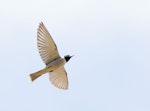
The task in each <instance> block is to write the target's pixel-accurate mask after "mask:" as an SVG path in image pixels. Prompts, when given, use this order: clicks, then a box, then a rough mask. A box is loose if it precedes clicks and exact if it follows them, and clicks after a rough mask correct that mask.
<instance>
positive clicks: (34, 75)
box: [29, 68, 48, 82]
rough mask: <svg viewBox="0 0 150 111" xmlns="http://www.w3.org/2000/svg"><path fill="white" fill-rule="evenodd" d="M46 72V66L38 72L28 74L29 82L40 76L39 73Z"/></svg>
mask: <svg viewBox="0 0 150 111" xmlns="http://www.w3.org/2000/svg"><path fill="white" fill-rule="evenodd" d="M46 72H48V70H47V68H44V69H42V70H40V71H38V72H35V73H32V74H30V75H29V77H30V80H31V82H32V81H34V80H35V79H37V78H38V77H40V76H41V75H43V74H45V73H46Z"/></svg>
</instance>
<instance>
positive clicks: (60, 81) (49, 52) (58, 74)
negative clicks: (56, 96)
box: [29, 22, 73, 89]
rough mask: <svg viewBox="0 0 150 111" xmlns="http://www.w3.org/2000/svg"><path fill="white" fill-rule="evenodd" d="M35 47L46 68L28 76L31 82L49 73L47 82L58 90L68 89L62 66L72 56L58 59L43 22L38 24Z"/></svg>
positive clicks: (55, 47)
mask: <svg viewBox="0 0 150 111" xmlns="http://www.w3.org/2000/svg"><path fill="white" fill-rule="evenodd" d="M37 46H38V50H39V54H40V56H41V58H42V60H43V62H44V63H45V65H46V67H45V68H44V69H42V70H40V71H37V72H35V73H32V74H30V75H29V77H30V79H31V81H34V80H35V79H37V78H38V77H40V76H41V75H43V74H45V73H49V80H50V81H51V83H52V84H53V85H54V86H56V87H58V88H60V89H68V77H67V73H66V70H65V68H64V65H65V64H66V63H67V62H68V61H69V60H70V58H71V57H73V56H70V55H66V56H64V58H62V57H60V55H59V52H58V49H57V46H56V44H55V42H54V40H53V39H52V36H51V35H50V33H49V32H48V30H47V29H46V27H45V26H44V24H43V22H41V23H40V24H39V27H38V29H37Z"/></svg>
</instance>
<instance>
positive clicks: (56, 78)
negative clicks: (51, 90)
mask: <svg viewBox="0 0 150 111" xmlns="http://www.w3.org/2000/svg"><path fill="white" fill-rule="evenodd" d="M49 79H50V81H51V83H52V84H53V85H54V86H56V87H58V88H60V89H68V77H67V73H66V71H65V68H64V67H61V68H59V69H58V70H56V71H54V72H49Z"/></svg>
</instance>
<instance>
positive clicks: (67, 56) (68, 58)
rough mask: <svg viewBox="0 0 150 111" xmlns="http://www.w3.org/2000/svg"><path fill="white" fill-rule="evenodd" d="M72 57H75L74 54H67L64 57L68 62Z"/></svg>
mask: <svg viewBox="0 0 150 111" xmlns="http://www.w3.org/2000/svg"><path fill="white" fill-rule="evenodd" d="M71 57H73V56H70V55H66V56H65V57H64V58H65V60H66V62H68V61H69V60H70V58H71Z"/></svg>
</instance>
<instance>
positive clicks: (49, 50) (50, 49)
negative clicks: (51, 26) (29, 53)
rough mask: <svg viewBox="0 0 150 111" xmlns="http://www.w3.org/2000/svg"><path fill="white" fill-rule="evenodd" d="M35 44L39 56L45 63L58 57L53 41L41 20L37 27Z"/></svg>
mask: <svg viewBox="0 0 150 111" xmlns="http://www.w3.org/2000/svg"><path fill="white" fill-rule="evenodd" d="M37 45H38V49H39V53H40V56H41V58H42V60H43V61H44V63H45V64H46V65H47V64H49V63H50V62H52V61H53V60H55V59H57V58H59V57H60V56H59V53H58V50H57V46H56V44H55V42H54V41H53V39H52V37H51V35H50V33H49V32H48V30H47V29H46V27H45V26H44V24H43V23H42V22H41V23H40V24H39V27H38V32H37Z"/></svg>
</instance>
